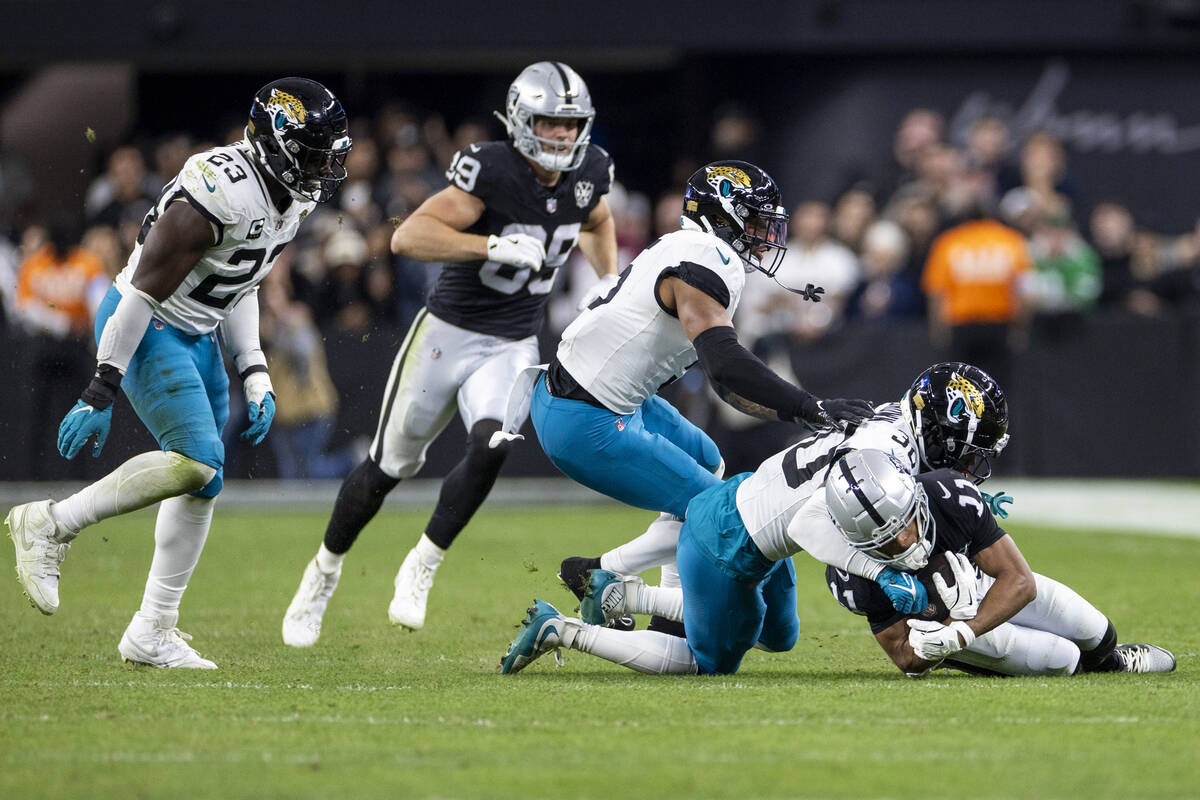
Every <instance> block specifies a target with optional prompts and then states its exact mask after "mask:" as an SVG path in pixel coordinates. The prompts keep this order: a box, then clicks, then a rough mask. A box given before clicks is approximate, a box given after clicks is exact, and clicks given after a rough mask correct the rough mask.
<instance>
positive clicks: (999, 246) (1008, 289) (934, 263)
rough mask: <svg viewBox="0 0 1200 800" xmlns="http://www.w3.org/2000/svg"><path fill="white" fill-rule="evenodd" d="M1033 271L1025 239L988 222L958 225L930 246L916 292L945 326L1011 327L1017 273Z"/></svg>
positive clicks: (1016, 304)
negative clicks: (1004, 324) (994, 324)
mask: <svg viewBox="0 0 1200 800" xmlns="http://www.w3.org/2000/svg"><path fill="white" fill-rule="evenodd" d="M1032 268H1033V260H1032V258H1030V255H1029V248H1028V247H1027V246H1026V244H1025V237H1023V236H1022V235H1021V234H1020V233H1019V232H1017V231H1015V230H1013V229H1012V228H1009V227H1007V226H1005V225H1002V224H1000V223H999V222H996V221H995V220H991V219H978V220H970V221H968V222H964V223H962V224H961V225H958V226H956V227H953V228H950V229H949V230H947V231H946V232H944V233H942V234H941V235H940V236H938V237H937V238H936V239H934V241H933V247H932V248H931V249H930V251H929V259H928V260H927V261H926V262H925V273H924V275H923V276H922V278H921V288H922V289H923V290H924V291H925V294H926V295H928V297H929V299H930V301H931V302H930V310H931V313H933V314H934V316H935V318H936V319H938V321H940V322H943V323H945V324H947V325H964V324H971V323H989V322H1011V321H1012V320H1013V319H1015V318H1016V317H1017V316H1018V314H1019V312H1020V307H1021V299H1020V294H1019V289H1018V282H1019V278H1020V276H1021V274H1022V273H1024V272H1028V271H1029V270H1031V269H1032Z"/></svg>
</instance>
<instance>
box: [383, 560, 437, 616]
mask: <svg viewBox="0 0 1200 800" xmlns="http://www.w3.org/2000/svg"><path fill="white" fill-rule="evenodd" d="M436 571H437V567H427V566H425V565H424V564H422V563H421V556H420V554H418V553H417V550H416V548H415V547H414V548H413V549H412V550H409V551H408V555H407V556H405V557H404V563H403V564H401V565H400V571H399V572H397V573H396V581H395V583H396V594H395V596H394V597H392V602H391V604H390V605H388V619H389V620H391V622H392V624H393V625H402V626H404V627H405V628H408V629H409V630H413V631H419V630H421V628H423V627H424V626H425V606H426V605H427V604H428V603H429V590H430V589H431V588H433V573H434V572H436Z"/></svg>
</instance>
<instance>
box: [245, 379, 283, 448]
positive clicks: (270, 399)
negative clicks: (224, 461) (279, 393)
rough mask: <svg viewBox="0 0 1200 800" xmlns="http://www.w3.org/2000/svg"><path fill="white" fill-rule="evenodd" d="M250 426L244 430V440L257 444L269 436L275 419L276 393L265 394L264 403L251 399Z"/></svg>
mask: <svg viewBox="0 0 1200 800" xmlns="http://www.w3.org/2000/svg"><path fill="white" fill-rule="evenodd" d="M248 408H249V411H250V413H249V417H250V427H249V428H246V430H244V431H242V441H243V442H250V444H252V445H256V444H258V443H259V442H261V441H262V440H263V439H265V438H266V437H267V431H269V430H270V429H271V421H272V420H274V419H275V395H274V394H273V393H271V392H267V393H266V394H265V395H263V399H262V405H261V406H260V405H259V404H258V403H255V402H253V401H251V402H250V403H249V404H248Z"/></svg>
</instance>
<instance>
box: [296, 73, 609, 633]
mask: <svg viewBox="0 0 1200 800" xmlns="http://www.w3.org/2000/svg"><path fill="white" fill-rule="evenodd" d="M497 116H498V117H500V119H501V121H502V122H503V123H504V125H505V127H506V128H507V129H508V139H506V140H503V141H495V142H481V143H477V144H472V145H470V146H469V147H467V148H466V149H464V150H461V151H460V152H458V153H457V154H455V156H454V160H453V161H452V162H451V164H450V168H449V170H447V172H446V178H447V180H448V181H449V182H450V185H449V186H448V187H446V188H445V189H443V190H441V191H440V192H438V193H437V194H435V195H433V196H432V197H430V198H429V199H428V200H426V201H425V202H424V203H423V204H422V205H421V206H420V207H419V208H418V209H417V210H416V211H415V212H413V214H412V216H411V217H409V218H408V219H407V220H405V221H404V222H403V223H402V224H401V225H400V226H399V227H398V228H396V231H395V233H394V234H393V236H392V251H393V252H395V253H397V254H401V255H405V256H407V257H409V258H415V259H418V260H421V261H441V262H445V266H444V268H443V269H442V272H441V275H440V276H439V278H438V280H437V283H436V285H435V286H434V288H433V290H432V291H431V292H430V294H429V297H428V299H427V301H426V307H425V308H423V309H422V310H421V311H420V312H418V314H417V318H416V320H415V321H414V322H413V324H412V327H411V328H410V329H409V331H408V335H407V336H406V337H405V339H404V342H403V343H402V344H401V346H400V351H399V352H398V353H397V354H396V359H395V362H394V363H393V365H392V371H391V375H390V376H389V378H388V382H387V388H386V390H385V392H384V396H383V406H382V410H381V411H380V416H379V423H378V427H377V429H376V433H375V439H374V441H373V442H372V444H371V449H370V453H369V455H368V457H367V459H366V460H365V461H363V463H362V464H360V465H359V466H358V467H357V468H356V469H355V470H354V471H353V472H351V473H350V475H349V476H348V477H347V478H346V480H345V481H344V482H343V483H342V488H341V491H340V492H339V494H338V498H337V502H336V503H335V505H334V508H333V514H332V516H331V518H330V520H329V525H328V527H327V528H326V531H325V538H324V542H323V543H322V545H321V548H320V550H319V551H318V554H317V556H316V557H315V558H313V560H312V561H311V562H310V563H309V564H308V567H307V568H306V569H305V571H304V577H303V578H302V580H301V583H300V588H299V590H298V591H297V593H296V596H295V598H294V599H293V600H292V604H291V606H289V608H288V610H287V614H286V615H285V617H284V623H283V639H284V642H285V643H286V644H289V645H292V646H294V647H306V646H309V645H312V644H314V643H315V642H316V641H317V638H318V637H319V636H320V631H321V618H322V616H323V615H324V612H325V608H326V605H327V604H328V602H329V598H330V596H331V595H332V594H333V590H334V588H336V586H337V580H338V575H339V574H340V571H341V565H342V560H343V558H344V557H345V555H346V552H347V551H348V550H349V549H350V547H351V545H353V544H354V540H355V539H356V538H357V537H358V534H359V532H360V531H361V530H362V529H363V527H364V526H365V525H366V524H367V523H368V522H369V521H370V520H371V518H372V517H374V516H375V514H376V512H377V511H378V510H379V507H380V505H381V504H382V503H383V499H384V497H385V496H386V495H387V493H388V492H390V491H391V490H392V488H393V487H395V486H396V484H397V483H399V482H400V480H401V479H403V478H408V477H412V476H413V475H415V474H416V473H417V472H418V471H419V470H420V469H421V466H422V465H423V464H424V463H425V453H426V451H427V450H428V448H429V444H430V442H431V441H432V440H433V439H434V438H435V437H436V436H437V435H438V434H439V433H440V432H441V431H442V429H443V428H445V426H446V425H447V423H449V421H450V419H451V418H452V417H453V416H454V412H455V411H456V410H457V411H458V413H459V415H460V416H461V417H462V421H463V424H464V426H465V427H466V429H467V432H468V440H467V452H466V455H465V457H464V458H463V460H462V461H460V462H459V463H458V464H457V465H456V466H455V467H454V468H453V469H452V470H451V471H450V473H449V474H448V475H447V476H446V479H445V481H444V482H443V484H442V489H441V494H440V496H439V497H438V502H437V506H436V508H435V509H434V511H433V515H432V517H431V518H430V520H429V523H428V524H427V525H426V527H425V532H424V533H423V534H422V535H421V537H420V540H419V541H418V542H417V545H416V547H414V548H413V549H412V550H411V551H410V552H409V553H408V556H407V557H406V558H405V559H404V563H403V565H402V566H401V567H400V571H399V573H398V574H397V575H396V581H395V586H396V592H395V596H394V598H393V600H392V602H391V605H390V606H389V607H388V617H389V619H390V620H391V621H392V623H393V624H396V625H402V626H404V627H406V628H409V629H411V630H416V629H419V628H421V627H422V626H423V625H424V624H425V609H426V603H427V599H428V596H429V590H430V587H431V586H432V583H433V576H434V573H435V571H436V570H437V568H438V566H439V565H440V564H441V561H442V558H443V556H444V555H445V552H446V550H447V548H449V547H450V545H451V543H452V542H453V541H454V538H455V537H456V536H458V534H459V532H460V531H462V529H463V527H464V526H466V524H467V522H468V521H470V519H471V517H472V515H473V514H474V513H475V511H476V509H478V508H479V506H480V504H481V503H483V501H484V498H486V497H487V495H488V492H489V491H490V490H491V488H492V485H493V484H494V483H495V481H496V477H497V475H498V474H499V472H500V467H501V465H502V464H503V463H504V459H505V456H506V454H507V448H508V443H507V442H502V443H498V446H497V447H494V448H491V447H489V446H488V444H489V440H490V439H491V436H492V434H493V433H495V432H497V431H499V430H500V428H501V424H502V420H503V419H504V416H505V408H506V404H507V400H508V395H509V390H510V388H511V387H512V385H513V383H514V381H515V380H516V376H517V374H518V373H519V372H520V371H521V370H522V369H524V368H525V367H528V366H531V365H534V364H537V363H538V361H539V357H538V347H537V340H536V338H535V334H536V333H537V331H538V329H539V327H540V325H541V322H542V318H543V316H544V309H545V305H546V301H547V299H548V298H549V296H550V289H551V287H552V286H553V285H554V279H555V276H556V274H557V272H558V268H559V267H561V266H562V265H563V263H564V262H565V261H566V260H567V256H568V255H569V254H570V252H571V250H572V248H574V247H575V246H576V244H578V245H579V248H580V250H582V251H583V254H584V255H585V256H586V257H587V258H588V260H589V261H590V262H591V264H592V267H593V268H594V269H595V270H596V273H597V275H599V276H600V277H601V281H599V282H598V283H597V285H596V287H595V288H594V289H593V292H592V293H591V294H592V296H599V294H601V293H604V292H607V291H608V289H609V288H611V286H612V285H614V284H615V283H616V280H617V278H616V273H617V242H616V233H615V227H614V223H613V219H612V215H611V213H610V212H609V208H608V204H607V202H606V201H605V195H606V194H607V193H608V190H609V187H610V186H611V184H612V180H613V165H612V159H611V158H610V157H609V155H608V153H606V152H605V151H604V150H602V149H601V148H600V147H598V146H596V145H594V144H592V143H591V142H590V136H591V129H592V122H593V120H594V118H595V109H594V108H593V106H592V100H591V95H590V94H589V93H588V88H587V85H586V84H585V83H584V82H583V79H582V78H581V77H579V75H578V73H576V72H575V71H574V70H573V69H571V68H570V67H568V66H567V65H566V64H562V63H560V62H553V61H541V62H538V63H536V64H532V65H530V66H529V67H526V68H525V70H523V71H522V72H521V74H520V75H518V76H517V78H516V80H514V81H513V83H512V85H511V86H510V87H509V90H508V99H507V103H506V105H505V112H504V114H503V115H501V114H499V113H497ZM522 413H523V414H524V415H527V414H528V409H525V410H524V411H523V412H522Z"/></svg>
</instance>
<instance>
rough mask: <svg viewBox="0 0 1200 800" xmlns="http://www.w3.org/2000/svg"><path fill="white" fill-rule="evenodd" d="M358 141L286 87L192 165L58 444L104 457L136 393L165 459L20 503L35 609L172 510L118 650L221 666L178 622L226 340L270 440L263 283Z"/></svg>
mask: <svg viewBox="0 0 1200 800" xmlns="http://www.w3.org/2000/svg"><path fill="white" fill-rule="evenodd" d="M347 131H348V127H347V121H346V113H345V111H344V110H343V109H342V104H341V103H340V102H338V100H337V98H336V97H334V96H333V94H332V93H331V92H330V91H329V90H328V89H326V88H325V87H324V86H322V85H321V84H319V83H316V82H315V81H310V80H307V79H304V78H284V79H282V80H278V81H274V82H272V83H269V84H267V85H266V86H264V87H263V88H262V89H260V90H259V91H258V93H257V94H256V95H255V96H254V101H253V103H252V105H251V107H250V119H249V122H248V124H247V125H246V138H245V140H244V141H240V142H236V143H234V144H232V145H229V146H228V147H217V148H214V149H212V150H208V151H206V152H203V153H199V154H197V155H194V156H192V157H191V158H189V159H188V160H187V163H186V164H185V165H184V167H183V169H182V170H181V171H180V172H179V175H177V176H176V177H175V178H174V179H172V180H171V181H170V182H169V183H168V184H167V185H166V186H165V187H164V188H163V190H162V193H161V194H160V195H159V198H158V201H157V202H156V203H155V204H154V207H153V208H152V209H150V212H149V213H148V214H147V215H146V219H145V221H144V222H143V223H142V229H141V232H140V233H139V234H138V237H137V246H136V247H134V249H133V252H132V254H131V255H130V256H129V262H128V263H127V264H126V266H125V268H124V269H123V270H122V271H121V273H120V274H119V275H117V278H116V281H115V285H114V286H113V288H111V289H109V291H108V294H107V296H106V297H105V298H104V301H103V302H102V303H101V305H100V308H99V311H98V312H97V315H96V338H97V341H98V346H97V358H98V362H99V363H98V364H97V368H96V375H95V377H94V378H93V379H92V381H91V383H90V384H89V385H88V387H87V388H86V389H85V390H84V392H83V395H82V398H81V399H80V400H79V402H78V403H76V404H75V407H74V408H73V409H71V411H70V413H68V414H67V416H66V418H65V419H64V420H63V422H62V425H61V426H60V428H59V433H58V449H59V452H60V453H62V455H63V456H64V457H66V458H74V457H75V456H76V454H78V453H79V451H80V450H81V449H82V448H83V447H84V446H85V445H86V444H87V443H88V440H89V439H93V438H94V439H95V444H94V445H93V448H92V449H93V453H94V454H96V455H99V453H100V450H101V448H103V447H104V442H105V440H106V439H107V438H108V432H109V427H110V425H111V422H112V411H113V402H114V401H115V400H116V396H117V392H118V391H123V392H124V393H125V396H126V398H128V400H129V403H130V405H132V406H133V409H134V411H135V412H137V415H138V417H139V418H140V419H141V420H142V422H143V423H144V424H145V425H146V427H147V428H148V429H149V430H150V432H151V433H152V434H153V435H154V437H155V439H156V440H157V441H158V443H159V446H160V447H161V448H162V449H161V450H156V451H154V452H150V453H142V454H141V455H138V456H134V457H133V458H132V459H130V460H129V461H126V462H125V463H124V464H122V465H121V466H120V467H118V468H117V469H116V471H114V472H112V473H110V474H109V475H107V476H105V477H103V478H101V479H100V480H99V481H97V482H95V483H93V484H92V485H90V486H88V487H86V488H84V489H83V490H82V491H80V492H78V493H77V494H74V495H72V496H71V497H68V498H67V499H65V500H61V501H58V502H54V501H51V500H42V501H38V502H35V503H26V504H24V505H20V506H17V507H16V508H14V509H12V511H11V512H9V515H8V517H7V519H6V522H7V524H8V528H9V535H10V536H11V537H12V539H13V543H14V544H15V546H16V550H17V575H18V576H19V578H20V580H21V584H22V586H23V587H24V588H25V592H26V594H27V595H28V596H29V598H30V600H31V601H32V602H33V604H34V606H36V607H37V608H38V609H39V610H40V611H41V612H42V613H43V614H53V613H54V612H55V611H57V610H58V606H59V594H58V583H59V574H60V573H59V567H60V564H61V563H62V560H63V559H64V558H65V557H66V554H67V550H68V548H69V547H70V542H71V541H72V540H73V539H74V538H75V537H76V536H78V535H79V533H80V532H81V531H82V530H83V529H84V528H85V527H87V526H89V525H92V524H95V523H96V522H99V521H100V520H103V519H108V518H109V517H113V516H116V515H118V514H124V513H126V512H129V511H133V510H136V509H139V508H143V507H145V506H148V505H150V504H152V503H157V502H159V501H161V504H160V506H159V509H158V519H157V522H156V524H155V528H154V545H155V546H154V560H153V561H152V562H151V564H150V575H149V578H148V579H147V581H146V590H145V594H144V595H143V598H142V606H141V609H140V610H139V611H138V612H137V613H136V614H134V616H133V620H132V621H131V622H130V623H129V626H128V627H127V628H126V630H125V633H124V635H123V636H122V637H121V642H120V645H119V647H118V650H119V651H120V654H121V657H122V658H124V659H125V660H126V661H133V662H137V663H142V664H150V665H153V666H156V667H192V668H200V669H215V668H216V665H215V664H214V663H213V662H212V661H210V660H208V659H206V658H203V657H201V656H200V655H199V654H198V653H197V652H196V651H195V650H193V649H192V648H191V646H190V645H188V644H187V640H188V639H190V637H189V636H188V635H187V634H184V633H181V632H180V631H179V629H178V628H177V627H176V625H177V621H178V618H179V604H180V601H181V599H182V597H183V593H184V590H185V589H186V588H187V584H188V580H189V578H190V577H191V575H192V571H193V570H194V569H195V567H196V563H197V562H198V561H199V559H200V553H201V551H202V550H203V548H204V541H205V539H206V538H207V536H208V530H209V525H210V523H211V521H212V512H213V503H214V500H215V499H216V496H217V493H218V492H220V491H221V483H222V481H221V468H222V465H223V463H224V457H225V450H224V447H223V445H222V444H221V430H222V428H224V426H225V422H226V421H227V420H228V418H229V380H228V378H227V377H226V375H225V363H224V360H223V359H222V356H221V350H222V347H221V346H220V345H218V336H219V338H220V341H221V343H222V344H223V346H224V349H225V350H226V351H227V352H228V353H229V354H230V355H231V356H232V357H233V361H234V364H235V365H236V367H237V371H238V374H239V376H240V377H241V379H242V388H243V389H244V391H245V394H246V401H247V404H248V407H249V416H250V427H248V428H247V429H246V430H245V431H244V432H243V433H242V435H241V438H242V439H243V440H245V441H249V442H251V444H254V445H257V444H258V443H259V442H261V441H262V440H263V437H265V436H266V435H267V430H268V429H269V428H270V426H271V420H272V418H273V417H274V415H275V395H274V391H273V389H272V386H271V379H270V377H269V376H268V374H267V366H266V364H267V362H266V358H265V357H264V356H263V353H262V350H261V348H260V347H259V338H258V336H259V334H258V284H259V283H260V282H261V281H262V280H263V278H264V277H265V276H266V275H267V273H268V272H270V270H271V265H272V264H273V263H274V262H275V259H276V258H278V256H279V254H280V252H281V251H282V250H283V248H284V246H286V245H287V243H288V242H290V241H291V240H292V238H293V237H294V236H295V235H296V231H297V229H298V228H299V226H300V223H301V221H302V220H303V219H304V217H306V216H307V215H308V214H309V212H310V211H312V210H313V208H315V207H316V205H317V203H319V202H324V201H327V200H329V199H330V198H331V197H332V196H333V194H334V193H335V192H336V191H337V188H338V186H339V185H340V184H341V183H342V182H343V181H344V180H345V179H346V169H345V166H344V164H345V160H346V155H347V154H348V153H349V152H350V146H351V143H350V137H349V135H348V134H347Z"/></svg>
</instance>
